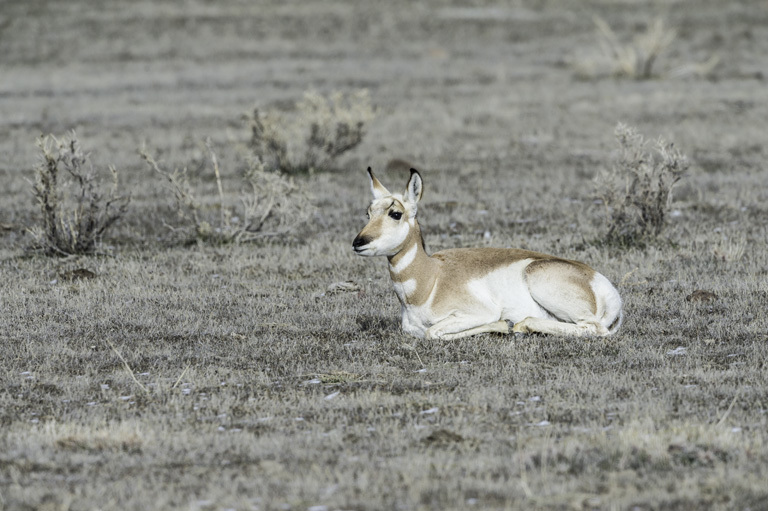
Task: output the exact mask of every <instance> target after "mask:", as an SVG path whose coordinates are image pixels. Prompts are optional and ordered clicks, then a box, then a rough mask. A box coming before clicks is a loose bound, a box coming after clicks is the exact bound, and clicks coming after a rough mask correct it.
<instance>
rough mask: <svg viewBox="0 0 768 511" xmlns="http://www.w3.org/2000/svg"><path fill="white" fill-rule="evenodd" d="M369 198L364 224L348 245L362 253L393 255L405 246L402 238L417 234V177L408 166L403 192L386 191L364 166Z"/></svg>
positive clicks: (369, 169) (419, 182)
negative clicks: (366, 174) (371, 199)
mask: <svg viewBox="0 0 768 511" xmlns="http://www.w3.org/2000/svg"><path fill="white" fill-rule="evenodd" d="M368 175H369V176H370V179H371V192H373V201H372V202H371V205H370V206H368V224H367V225H366V226H365V227H363V230H362V231H360V234H358V235H357V237H356V238H355V241H354V242H353V243H352V247H353V248H354V250H355V252H356V253H358V254H360V255H363V256H379V255H381V256H393V255H395V254H397V253H398V252H399V251H400V250H402V249H403V248H405V245H406V241H407V240H408V238H409V237H410V236H411V235H412V234H413V233H418V226H417V223H416V211H417V203H418V202H419V199H421V194H422V190H423V187H422V181H421V176H420V175H419V173H418V172H417V171H416V170H415V169H411V178H410V179H409V180H408V186H406V188H405V192H403V193H402V194H400V193H390V192H389V190H387V189H386V188H384V185H382V184H381V183H380V182H379V180H378V179H376V177H375V176H374V175H373V172H371V167H368Z"/></svg>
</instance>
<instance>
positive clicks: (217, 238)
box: [139, 141, 312, 244]
mask: <svg viewBox="0 0 768 511" xmlns="http://www.w3.org/2000/svg"><path fill="white" fill-rule="evenodd" d="M206 147H207V149H208V153H209V155H210V161H211V167H212V170H213V173H214V177H215V179H216V188H217V192H218V197H217V199H216V200H214V201H213V204H212V206H207V205H205V204H204V203H203V202H204V201H201V200H199V199H198V191H197V190H196V187H195V186H194V185H193V183H191V182H190V179H189V175H188V173H187V169H186V168H183V169H181V170H179V169H174V170H173V171H172V172H171V171H168V170H166V169H164V168H163V167H162V166H161V165H160V164H159V163H158V162H157V161H156V160H155V159H154V158H153V157H152V156H151V155H150V154H149V152H148V151H147V150H146V148H141V149H140V150H139V154H140V155H141V157H142V158H143V159H144V161H145V162H146V163H147V165H148V166H149V167H150V169H152V170H153V171H154V172H156V173H157V174H158V175H159V176H161V177H162V178H163V179H164V180H165V181H167V183H168V184H169V185H170V190H171V191H172V192H173V195H174V199H175V202H176V205H175V207H176V212H177V214H178V217H179V218H180V219H181V226H180V227H173V226H171V225H169V224H166V226H167V227H169V228H170V229H171V230H172V231H175V232H181V233H182V234H183V236H184V237H185V238H187V239H196V240H199V241H203V242H210V243H214V244H226V243H242V242H248V241H253V240H256V239H259V238H264V237H270V236H282V235H286V234H288V233H290V232H292V231H293V230H294V229H296V228H297V227H298V226H299V225H301V224H303V223H304V222H306V221H307V219H308V218H309V217H310V215H311V212H312V206H311V204H310V201H309V198H308V195H307V191H306V189H305V188H304V187H303V186H300V185H299V184H297V183H296V182H295V181H294V180H293V178H291V177H289V176H283V175H281V174H277V173H274V172H268V171H266V170H265V168H264V164H263V163H262V162H261V161H260V160H258V159H253V160H251V161H250V162H249V164H248V167H247V168H246V169H245V171H244V172H243V174H242V186H240V187H238V190H239V191H238V192H237V193H231V192H228V191H226V190H225V189H224V186H223V184H222V178H221V171H220V169H219V163H218V159H217V157H216V153H215V152H214V151H213V148H212V147H211V144H210V141H208V142H206ZM198 189H199V188H198ZM205 202H206V203H210V202H211V201H210V200H209V201H205ZM217 212H218V214H217Z"/></svg>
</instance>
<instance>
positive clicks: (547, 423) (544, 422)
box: [534, 421, 551, 427]
mask: <svg viewBox="0 0 768 511" xmlns="http://www.w3.org/2000/svg"><path fill="white" fill-rule="evenodd" d="M550 424H551V423H550V422H549V421H541V422H537V423H536V424H534V425H535V426H539V427H544V426H549V425H550Z"/></svg>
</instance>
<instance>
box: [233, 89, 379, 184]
mask: <svg viewBox="0 0 768 511" xmlns="http://www.w3.org/2000/svg"><path fill="white" fill-rule="evenodd" d="M375 115H376V114H375V111H374V109H373V107H372V106H371V101H370V97H369V95H368V91H367V90H359V91H357V92H354V93H352V94H348V95H344V94H342V93H340V92H335V93H333V94H331V96H330V97H329V98H325V97H324V96H322V95H321V94H319V93H317V92H311V91H310V92H306V93H305V94H304V97H303V98H302V99H301V100H300V101H299V102H297V103H296V111H295V112H294V113H293V114H292V115H289V114H287V113H281V112H276V111H267V112H261V111H260V110H259V109H254V111H253V113H252V114H249V115H247V116H246V119H247V120H248V122H249V125H250V128H251V141H250V145H251V149H252V151H253V153H254V155H255V156H256V157H257V158H258V159H259V160H260V161H263V162H264V164H265V167H266V169H267V170H268V171H279V172H282V173H285V174H303V173H309V174H311V173H313V172H317V171H324V170H329V169H331V168H332V167H333V166H334V165H336V162H337V160H338V158H339V157H340V156H341V155H342V154H344V153H346V152H348V151H351V150H352V149H354V148H355V147H357V146H358V145H359V144H360V143H361V142H362V141H363V138H364V137H365V134H366V128H367V124H368V123H369V122H370V121H371V120H372V119H373V118H374V117H375Z"/></svg>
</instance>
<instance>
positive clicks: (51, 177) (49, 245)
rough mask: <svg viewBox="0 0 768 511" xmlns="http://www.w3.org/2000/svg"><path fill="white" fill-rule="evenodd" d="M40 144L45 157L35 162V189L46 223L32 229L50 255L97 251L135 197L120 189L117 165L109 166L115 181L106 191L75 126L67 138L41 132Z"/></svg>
mask: <svg viewBox="0 0 768 511" xmlns="http://www.w3.org/2000/svg"><path fill="white" fill-rule="evenodd" d="M37 146H38V147H39V148H40V152H41V153H42V154H41V155H42V161H41V162H40V163H39V164H38V165H37V167H35V182H34V185H33V192H34V195H35V199H36V200H37V203H38V205H39V206H40V211H41V213H42V225H41V226H38V227H36V228H32V229H30V230H31V232H32V234H33V236H34V238H35V243H36V246H37V247H39V248H42V249H43V250H44V251H45V252H46V253H47V254H50V255H53V254H58V255H73V254H88V253H92V252H94V251H95V250H96V245H97V243H98V242H99V241H100V240H101V239H102V238H103V236H104V234H105V233H106V231H107V230H108V229H109V228H110V227H111V226H112V225H113V224H114V223H115V222H116V221H117V220H118V219H120V218H121V217H122V216H123V214H124V213H125V212H126V210H127V208H128V204H129V202H130V197H124V196H121V195H119V194H118V172H117V170H116V169H115V168H114V167H112V166H110V167H109V172H110V174H111V176H112V187H111V188H110V189H109V191H108V193H107V194H106V196H105V195H104V193H103V192H102V191H101V190H100V189H99V185H98V177H97V175H96V173H95V172H94V170H93V166H92V165H91V162H90V159H89V155H88V154H84V153H83V151H82V149H81V147H80V143H79V142H78V140H77V136H76V135H75V132H74V131H73V132H71V133H70V135H69V136H68V137H67V138H64V139H62V140H58V139H56V137H54V136H53V135H48V136H45V137H41V138H39V139H38V141H37Z"/></svg>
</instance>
